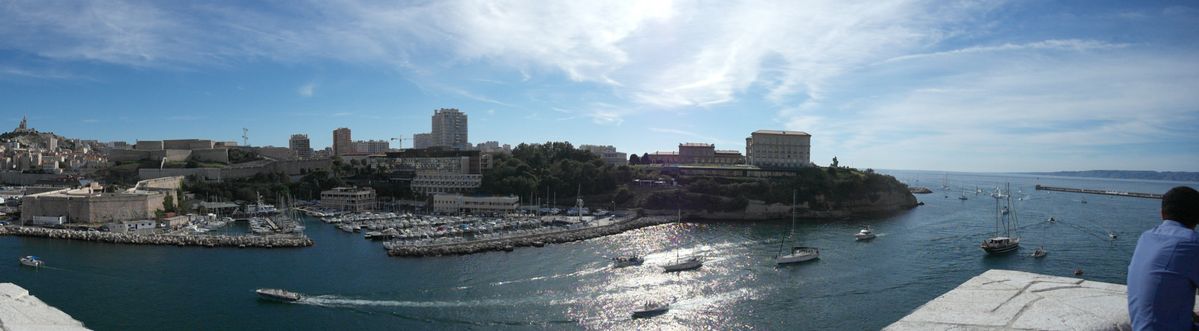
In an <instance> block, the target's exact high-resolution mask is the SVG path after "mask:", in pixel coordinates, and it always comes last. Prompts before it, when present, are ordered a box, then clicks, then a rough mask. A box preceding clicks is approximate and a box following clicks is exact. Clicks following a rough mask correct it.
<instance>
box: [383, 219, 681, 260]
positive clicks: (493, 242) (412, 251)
mask: <svg viewBox="0 0 1199 331" xmlns="http://www.w3.org/2000/svg"><path fill="white" fill-rule="evenodd" d="M676 220H678V218H677V217H674V216H648V217H637V216H629V217H628V218H624V219H615V220H612V221H608V222H604V223H598V224H594V225H589V226H583V227H579V228H571V229H564V230H559V231H552V232H542V233H533V234H527V235H520V236H512V237H502V238H489V239H481V240H466V241H458V242H450V243H435V244H428V245H404V244H402V242H389V243H387V244H385V245H384V247H385V248H386V249H387V254H388V255H391V256H412V257H415V256H437V255H455V254H471V253H478V252H486V251H498V250H507V249H511V248H513V247H523V246H534V245H535V244H539V243H540V244H552V243H565V242H571V241H578V240H586V239H591V238H596V237H602V236H607V235H613V234H617V233H621V232H624V231H629V230H633V229H637V228H642V227H647V226H652V225H658V224H665V223H670V222H674V221H676Z"/></svg>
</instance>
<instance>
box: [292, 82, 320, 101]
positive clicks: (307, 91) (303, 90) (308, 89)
mask: <svg viewBox="0 0 1199 331" xmlns="http://www.w3.org/2000/svg"><path fill="white" fill-rule="evenodd" d="M315 93H316V82H308V83H305V84H304V85H300V87H299V88H297V89H296V94H299V95H300V96H302V97H305V98H310V97H312V95H313V94H315Z"/></svg>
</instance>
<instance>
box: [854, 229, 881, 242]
mask: <svg viewBox="0 0 1199 331" xmlns="http://www.w3.org/2000/svg"><path fill="white" fill-rule="evenodd" d="M853 236H854V238H858V240H870V239H874V238H875V237H877V236H876V235H874V231H870V227H869V226H868V227H866V228H864V229H862V230H861V231H858V233H855V234H854V235H853Z"/></svg>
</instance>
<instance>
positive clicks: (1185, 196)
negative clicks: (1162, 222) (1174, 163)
mask: <svg viewBox="0 0 1199 331" xmlns="http://www.w3.org/2000/svg"><path fill="white" fill-rule="evenodd" d="M1162 216H1163V217H1165V218H1168V219H1171V220H1175V221H1178V222H1179V223H1182V224H1185V225H1188V226H1195V224H1196V223H1199V191H1195V189H1193V188H1190V187H1186V186H1178V187H1175V188H1172V189H1170V191H1169V192H1166V194H1165V195H1162Z"/></svg>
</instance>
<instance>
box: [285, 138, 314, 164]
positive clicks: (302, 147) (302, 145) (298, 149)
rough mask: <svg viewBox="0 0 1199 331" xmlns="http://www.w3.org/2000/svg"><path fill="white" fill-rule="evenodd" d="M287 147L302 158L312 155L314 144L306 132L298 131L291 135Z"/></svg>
mask: <svg viewBox="0 0 1199 331" xmlns="http://www.w3.org/2000/svg"><path fill="white" fill-rule="evenodd" d="M287 148H288V149H291V151H292V153H295V154H296V157H299V158H302V159H306V158H310V157H312V144H311V142H310V141H309V140H308V135H306V134H300V133H297V134H293V135H291V139H288V140H287Z"/></svg>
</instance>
